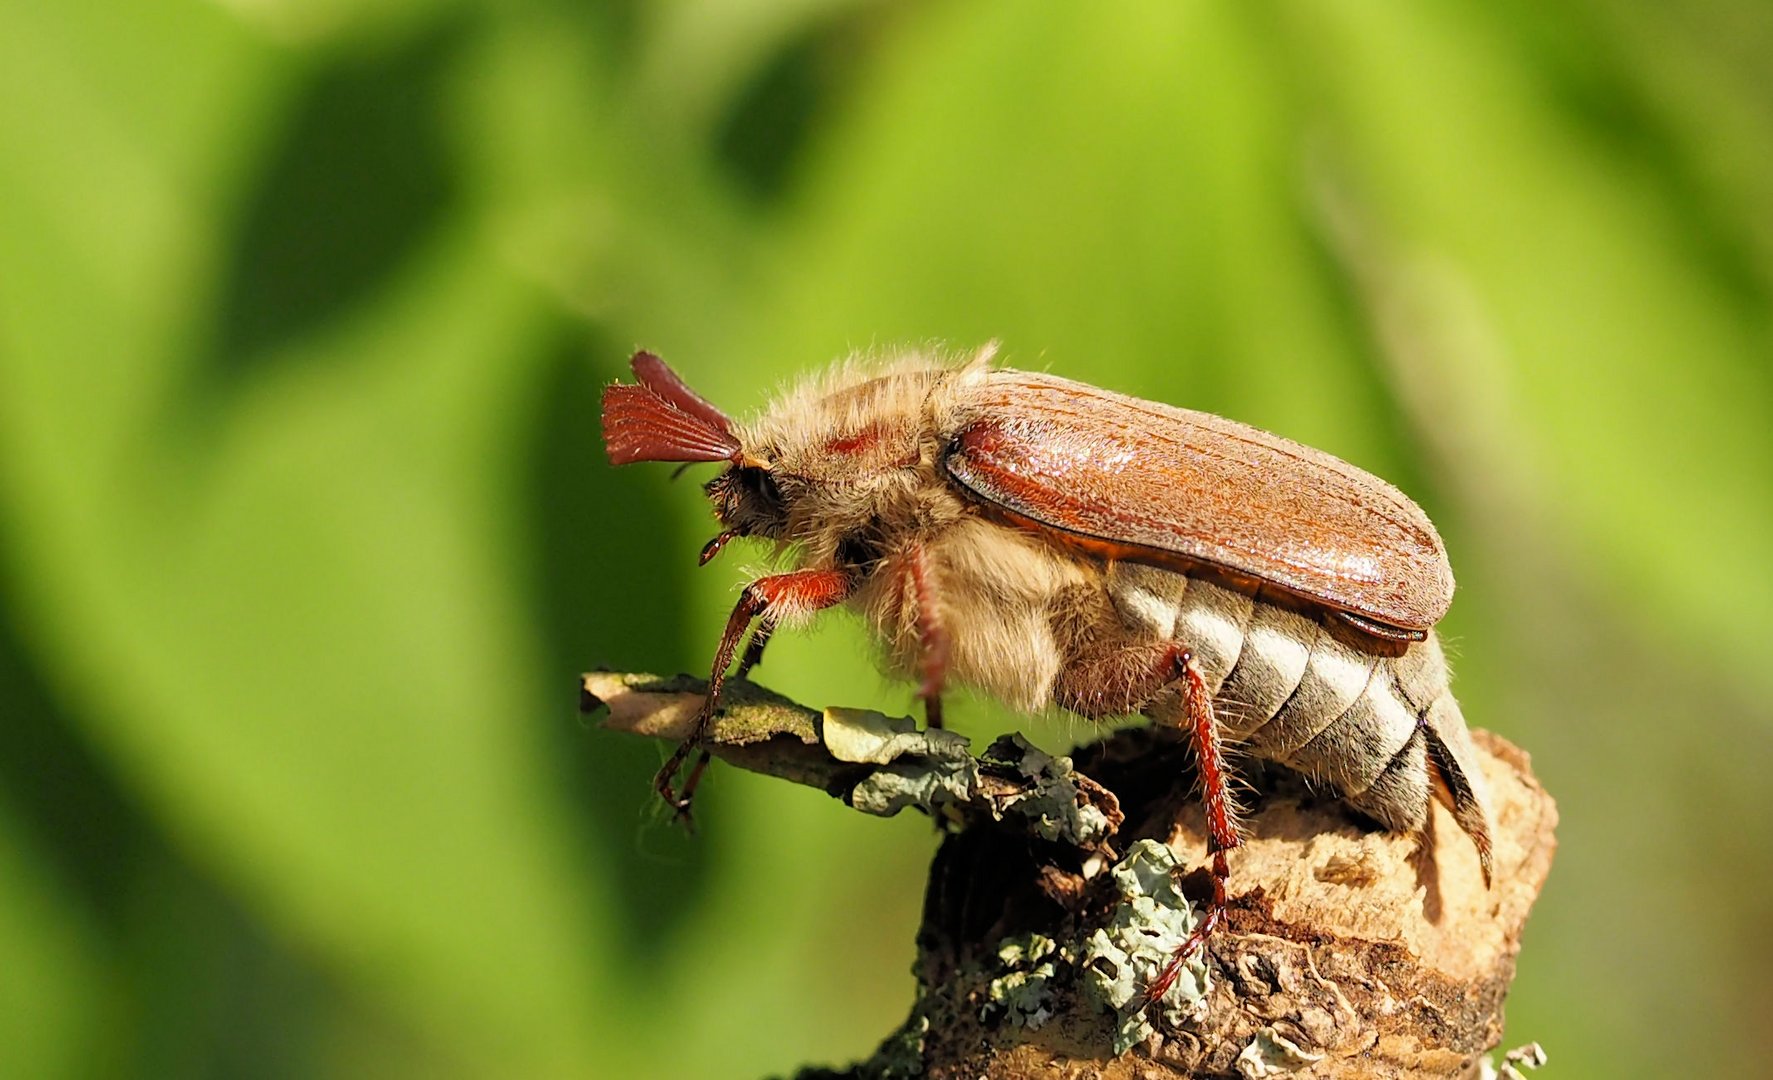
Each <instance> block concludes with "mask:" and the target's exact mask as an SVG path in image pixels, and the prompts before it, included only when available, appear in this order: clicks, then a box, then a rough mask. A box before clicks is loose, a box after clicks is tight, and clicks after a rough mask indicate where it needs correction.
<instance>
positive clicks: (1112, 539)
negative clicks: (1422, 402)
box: [945, 371, 1453, 631]
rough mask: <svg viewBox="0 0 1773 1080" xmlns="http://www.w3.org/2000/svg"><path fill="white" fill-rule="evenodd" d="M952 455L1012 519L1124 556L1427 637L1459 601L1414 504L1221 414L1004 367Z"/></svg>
mask: <svg viewBox="0 0 1773 1080" xmlns="http://www.w3.org/2000/svg"><path fill="white" fill-rule="evenodd" d="M969 406H976V408H974V409H970V410H969V411H971V412H973V413H974V415H973V416H971V417H970V418H969V419H968V421H967V422H966V423H965V424H964V425H963V426H962V428H961V430H960V431H959V432H958V433H957V435H956V437H955V439H954V442H953V444H952V446H951V447H950V449H949V451H948V454H947V456H946V458H945V465H946V467H947V469H948V472H949V474H950V475H952V476H953V477H954V479H955V480H956V481H957V482H959V483H960V484H961V485H962V486H963V487H965V488H966V489H967V490H968V491H970V492H972V493H973V494H974V495H976V496H978V497H979V498H980V499H982V500H984V501H985V502H986V503H988V504H991V505H992V506H994V507H996V508H997V509H999V510H1001V511H1002V512H1004V513H1006V514H1007V515H1008V516H1010V517H1011V518H1012V519H1020V520H1021V521H1022V522H1023V523H1025V524H1029V525H1033V526H1038V527H1039V528H1041V529H1043V530H1056V531H1058V532H1060V533H1063V534H1066V535H1067V536H1069V537H1070V538H1072V539H1073V540H1074V541H1075V542H1077V543H1078V544H1079V546H1081V547H1083V548H1085V549H1086V550H1091V551H1094V552H1096V553H1098V554H1103V555H1106V556H1109V557H1123V558H1131V559H1140V560H1143V561H1150V562H1155V563H1158V564H1160V565H1162V564H1174V565H1177V566H1178V567H1179V568H1182V569H1189V568H1191V567H1195V566H1199V565H1202V564H1205V565H1207V566H1209V567H1217V568H1221V569H1223V570H1227V571H1230V572H1231V573H1232V574H1233V575H1237V576H1244V577H1249V578H1254V579H1258V580H1260V581H1263V582H1267V583H1269V584H1270V585H1272V586H1274V587H1277V588H1279V589H1281V590H1283V591H1284V592H1288V593H1292V594H1294V595H1297V596H1299V597H1302V598H1304V599H1306V600H1308V601H1311V602H1314V603H1317V604H1321V605H1323V606H1326V607H1329V608H1332V609H1335V610H1340V611H1346V612H1351V613H1353V614H1355V615H1358V616H1364V617H1366V618H1368V619H1372V620H1375V621H1377V622H1380V623H1384V624H1386V625H1389V626H1394V627H1400V628H1403V629H1406V630H1417V631H1425V630H1427V629H1429V628H1430V627H1432V626H1434V624H1435V623H1437V622H1439V621H1440V619H1441V617H1442V616H1443V615H1445V614H1446V613H1447V607H1448V606H1449V605H1450V604H1451V603H1452V600H1453V570H1452V567H1451V566H1450V565H1449V564H1448V562H1447V552H1446V548H1445V547H1444V546H1443V545H1442V543H1441V538H1440V535H1439V534H1438V533H1436V532H1435V529H1434V525H1433V524H1431V523H1430V522H1429V520H1428V515H1426V514H1424V513H1423V512H1422V510H1421V508H1420V507H1418V506H1417V505H1416V504H1415V503H1413V502H1411V501H1410V499H1409V498H1408V497H1407V496H1406V495H1404V493H1403V492H1401V491H1399V490H1398V489H1397V488H1395V487H1392V486H1391V485H1390V484H1388V483H1386V482H1385V481H1383V480H1381V479H1379V478H1378V477H1376V476H1373V475H1372V474H1370V473H1367V472H1363V471H1362V470H1360V469H1357V468H1355V467H1354V466H1352V465H1350V464H1348V463H1347V462H1345V461H1342V460H1341V459H1339V458H1336V457H1332V456H1331V455H1329V454H1326V453H1324V452H1323V451H1321V450H1313V449H1312V448H1311V447H1309V446H1303V445H1301V444H1299V443H1296V442H1292V441H1291V440H1288V439H1283V438H1281V437H1279V436H1277V435H1270V434H1269V433H1267V432H1265V431H1260V430H1258V429H1256V428H1253V427H1250V426H1249V425H1247V424H1239V423H1236V422H1235V421H1231V420H1226V419H1223V418H1221V417H1218V416H1213V415H1212V414H1210V413H1202V412H1194V411H1192V410H1189V409H1178V408H1174V407H1172V406H1169V405H1162V404H1158V403H1157V402H1151V401H1142V400H1140V399H1138V398H1132V397H1127V396H1126V395H1124V394H1116V393H1113V392H1111V391H1108V390H1102V389H1099V388H1097V387H1094V386H1089V385H1087V384H1084V383H1078V382H1072V381H1070V380H1069V379H1060V378H1056V377H1054V376H1050V375H1037V374H1031V373H1027V372H1020V371H996V372H993V373H991V374H990V375H989V376H987V378H986V380H985V383H984V384H983V386H982V387H981V388H980V389H979V390H978V392H977V395H976V397H973V398H972V399H970V400H969Z"/></svg>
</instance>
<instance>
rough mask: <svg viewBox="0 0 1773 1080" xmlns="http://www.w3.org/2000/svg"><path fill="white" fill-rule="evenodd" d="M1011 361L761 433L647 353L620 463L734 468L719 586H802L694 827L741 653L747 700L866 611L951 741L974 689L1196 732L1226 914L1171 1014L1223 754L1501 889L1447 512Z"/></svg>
mask: <svg viewBox="0 0 1773 1080" xmlns="http://www.w3.org/2000/svg"><path fill="white" fill-rule="evenodd" d="M992 351H993V349H992V347H989V346H988V347H987V348H985V349H983V350H981V351H980V352H979V353H978V354H976V355H975V356H973V357H972V358H970V359H967V360H961V361H957V362H949V361H945V360H942V359H940V358H938V357H935V356H933V355H930V354H927V353H923V352H910V353H906V354H902V355H899V356H896V357H892V358H890V359H888V360H887V361H885V362H883V363H876V364H863V363H857V362H849V363H844V364H840V365H838V366H837V367H835V368H833V369H832V370H830V371H829V372H827V373H825V374H823V375H821V376H818V377H815V378H813V379H810V380H807V381H805V382H803V383H801V384H800V385H799V386H798V387H796V388H795V389H792V390H791V391H789V392H788V393H786V394H784V395H783V396H782V397H780V398H779V399H778V400H777V401H775V402H774V403H773V404H772V405H771V406H770V407H769V408H767V409H766V410H765V411H764V412H763V414H762V415H761V416H759V417H758V418H757V419H755V420H753V421H751V422H749V423H745V424H742V425H741V424H736V423H734V422H733V421H732V420H731V419H729V418H728V417H727V416H726V414H724V413H722V412H721V411H720V410H719V409H718V408H716V407H714V406H713V405H712V404H710V403H709V402H707V401H706V400H704V399H703V398H701V397H700V396H699V395H697V394H696V393H695V392H694V391H692V390H691V389H689V387H688V386H687V385H685V384H684V382H683V381H682V380H681V379H680V378H678V376H677V375H676V374H675V373H674V372H672V371H671V369H670V368H668V367H666V366H665V364H664V362H663V361H661V360H660V359H659V358H658V357H656V356H654V355H652V354H651V353H647V352H639V353H636V354H635V355H634V357H633V361H632V368H633V371H634V374H635V376H636V378H637V379H638V380H639V381H638V384H634V385H629V384H616V385H612V386H610V387H607V388H606V389H605V391H604V397H603V432H604V441H605V445H606V447H607V449H608V452H609V458H610V461H611V462H612V463H614V464H617V465H626V464H629V463H632V462H636V461H667V462H725V463H726V464H727V467H726V469H725V470H723V471H722V472H721V473H720V474H719V475H718V476H716V477H715V478H714V479H713V480H711V481H710V482H709V483H708V484H707V485H706V487H705V491H706V493H707V495H708V497H709V499H710V500H711V501H712V502H713V504H714V513H715V516H716V517H717V518H718V519H719V521H720V526H721V528H720V532H719V533H718V535H716V536H715V537H714V538H713V539H712V540H710V541H709V542H708V545H707V546H706V547H704V548H703V549H702V555H701V561H702V562H703V563H704V564H705V563H707V562H708V561H709V560H710V559H712V558H713V557H714V556H715V555H716V554H718V553H719V551H720V550H721V548H722V547H724V546H725V544H726V543H727V542H728V541H729V540H731V539H733V538H735V537H756V538H759V539H763V540H767V541H771V542H772V543H774V544H775V545H776V547H777V549H778V553H779V554H781V555H783V556H785V557H786V558H788V559H789V560H791V561H792V564H793V565H794V567H795V568H794V569H793V570H790V571H788V572H786V573H781V574H772V575H770V576H768V577H764V578H760V579H758V580H757V581H754V582H752V583H751V584H749V585H748V586H746V588H745V589H744V591H743V593H742V594H741V596H740V598H739V601H738V604H737V605H736V606H735V607H734V609H733V613H732V617H731V618H730V619H729V620H728V622H727V625H726V630H725V632H724V633H723V634H722V635H721V638H720V644H719V646H718V648H717V649H716V650H715V658H714V667H713V672H712V675H711V678H710V682H709V692H708V697H707V700H706V702H705V704H704V705H703V707H702V710H701V712H700V714H699V716H698V721H697V726H696V729H695V734H694V735H692V736H691V738H689V739H688V740H686V741H685V742H684V743H683V744H682V745H681V746H679V747H678V749H677V751H676V752H675V753H674V754H673V755H672V756H671V758H670V759H669V760H668V761H667V762H666V764H665V766H664V768H662V769H661V770H660V772H659V774H658V777H657V779H656V787H657V789H658V791H659V793H660V794H661V795H662V796H663V797H664V798H665V800H666V801H667V802H668V803H670V804H671V805H672V806H673V807H674V808H675V809H676V810H677V812H678V813H679V814H682V815H686V816H687V814H688V812H689V807H690V799H691V795H692V794H693V792H694V789H695V786H696V783H697V781H698V779H699V778H700V776H701V773H702V770H703V769H704V768H705V766H706V765H707V762H708V755H707V752H706V751H705V750H704V751H702V752H701V753H700V754H699V755H698V757H697V760H696V762H695V764H694V765H693V766H692V767H691V769H690V771H689V773H688V775H687V776H686V777H684V779H683V782H682V784H681V786H679V785H678V774H679V772H680V771H681V770H682V767H683V765H684V762H685V761H686V760H687V759H688V756H689V755H690V754H691V753H692V752H694V751H696V750H697V748H698V744H699V741H700V738H701V736H702V735H703V734H704V733H705V731H706V727H707V724H708V721H709V719H710V718H711V717H712V715H713V713H714V710H715V708H716V706H717V705H718V702H719V698H720V691H721V684H722V682H723V680H724V679H725V678H726V676H727V672H728V669H729V668H731V667H732V666H733V661H734V659H735V657H737V658H738V661H739V663H738V672H739V673H740V674H741V675H743V674H744V673H745V672H747V671H748V670H749V669H750V668H751V667H753V666H754V665H756V664H757V663H758V662H759V661H760V660H761V659H762V656H763V650H764V646H765V644H766V643H767V642H768V641H769V638H770V635H771V634H772V633H774V632H775V631H776V629H777V628H778V627H779V626H782V625H784V624H793V623H795V622H798V621H801V620H805V619H807V618H809V617H810V616H812V615H813V614H814V613H816V612H818V611H822V610H824V609H826V608H830V607H835V606H837V605H840V604H844V605H848V606H849V607H850V608H851V609H852V610H854V611H856V612H858V613H860V614H861V616H862V617H863V619H864V620H865V621H866V623H867V624H868V626H869V627H870V629H871V630H872V631H873V634H874V636H875V637H876V638H877V639H878V640H879V642H880V643H881V645H882V647H883V652H884V654H885V662H886V666H887V667H888V668H889V670H890V671H892V672H893V673H895V674H900V675H907V676H910V677H912V678H915V679H916V680H917V681H918V690H917V693H918V696H919V697H920V698H921V700H922V701H923V703H924V707H925V710H926V717H927V721H928V723H929V724H930V725H932V726H939V725H940V724H941V722H942V691H943V688H944V687H945V686H948V685H950V684H960V685H966V686H970V687H974V688H977V689H979V690H981V691H983V692H985V693H986V694H988V695H990V696H992V697H994V698H996V699H998V700H1000V701H1002V702H1004V703H1005V704H1007V705H1009V706H1011V707H1013V708H1016V709H1021V710H1027V711H1037V710H1040V709H1043V708H1045V707H1047V706H1049V705H1058V706H1060V707H1062V708H1064V709H1067V710H1070V711H1071V712H1074V713H1077V714H1079V715H1081V716H1084V717H1088V718H1091V719H1100V718H1106V717H1111V716H1119V715H1126V714H1131V713H1143V714H1145V715H1146V716H1149V717H1150V718H1151V719H1152V720H1153V721H1154V722H1155V723H1158V724H1164V725H1171V726H1174V727H1177V728H1180V729H1181V730H1182V731H1183V732H1185V733H1186V735H1187V736H1188V738H1189V739H1190V740H1191V742H1192V744H1193V747H1194V751H1195V754H1196V758H1197V760H1198V763H1199V772H1200V776H1201V784H1202V791H1203V801H1204V804H1205V808H1206V812H1207V822H1208V828H1209V834H1210V838H1211V847H1212V864H1213V865H1212V882H1213V895H1212V900H1211V902H1210V904H1209V905H1208V907H1207V911H1206V914H1205V916H1204V917H1203V918H1202V920H1201V922H1200V924H1199V926H1198V928H1197V929H1196V931H1195V932H1194V935H1193V937H1191V938H1190V940H1189V943H1188V944H1187V945H1185V946H1184V947H1183V949H1182V950H1180V951H1179V952H1178V954H1177V956H1176V958H1175V959H1174V960H1173V961H1172V963H1171V964H1170V966H1169V968H1168V969H1166V971H1165V973H1164V974H1163V975H1162V976H1160V977H1159V979H1158V980H1156V981H1155V982H1154V984H1153V987H1152V988H1151V992H1150V996H1151V997H1152V998H1155V997H1157V996H1159V995H1161V994H1162V992H1163V990H1164V988H1165V987H1166V986H1167V985H1168V981H1169V980H1170V979H1171V978H1173V977H1174V974H1175V972H1176V971H1177V970H1179V967H1180V964H1181V962H1182V961H1183V960H1184V959H1185V958H1186V957H1187V956H1188V955H1189V954H1190V953H1192V952H1193V951H1194V950H1195V949H1197V948H1198V947H1199V946H1200V945H1201V944H1202V943H1203V942H1204V941H1205V940H1206V938H1207V936H1208V935H1209V934H1211V933H1212V931H1213V929H1214V928H1215V927H1216V926H1217V925H1218V924H1219V922H1220V921H1221V918H1222V916H1223V912H1224V908H1225V887H1226V881H1227V879H1228V877H1229V873H1230V871H1229V866H1228V864H1227V861H1226V852H1227V851H1229V850H1231V849H1232V848H1235V847H1237V846H1238V845H1239V843H1240V842H1241V841H1240V837H1239V832H1238V826H1237V813H1236V806H1235V804H1234V801H1233V798H1232V795H1231V791H1230V779H1231V777H1230V769H1229V768H1228V766H1227V763H1226V760H1225V750H1224V744H1225V742H1226V740H1227V739H1236V740H1238V741H1239V742H1240V743H1241V744H1242V746H1243V748H1244V750H1245V752H1247V753H1250V754H1253V755H1254V756H1256V757H1259V758H1263V759H1265V760H1270V761H1274V762H1276V763H1279V764H1281V765H1283V766H1287V767H1289V768H1292V769H1294V770H1296V771H1298V772H1300V773H1302V774H1304V775H1305V776H1307V777H1308V778H1310V779H1312V780H1313V781H1315V782H1317V783H1318V784H1320V785H1322V786H1324V787H1327V788H1329V789H1330V790H1332V791H1334V792H1335V793H1337V794H1338V795H1339V796H1340V797H1341V798H1343V799H1344V800H1346V801H1347V802H1348V803H1349V804H1350V805H1352V806H1353V807H1355V808H1356V809H1358V810H1360V811H1362V812H1364V813H1365V814H1367V815H1368V816H1370V817H1372V818H1374V819H1376V820H1377V821H1378V822H1379V823H1380V824H1382V825H1384V826H1386V827H1387V828H1390V829H1394V830H1398V831H1410V830H1415V829H1419V828H1422V827H1423V826H1424V824H1425V822H1426V820H1427V815H1428V812H1429V800H1430V798H1431V796H1433V797H1438V798H1439V799H1440V801H1441V802H1443V803H1444V804H1445V805H1446V806H1447V807H1448V808H1449V809H1450V810H1451V811H1452V813H1453V815H1454V817H1455V819H1456V820H1457V821H1458V823H1459V825H1460V826H1461V827H1462V828H1463V829H1464V831H1465V832H1466V833H1467V834H1468V835H1469V836H1470V837H1471V839H1472V842H1473V844H1474V845H1475V846H1476V849H1477V854H1478V858H1479V861H1480V863H1481V864H1482V867H1483V872H1484V876H1485V879H1486V880H1488V879H1489V875H1490V816H1489V810H1488V796H1487V793H1486V791H1485V786H1484V778H1483V775H1482V773H1481V772H1480V771H1479V769H1478V768H1477V765H1476V756H1475V751H1474V749H1473V747H1472V744H1471V741H1470V736H1469V734H1468V732H1467V731H1466V728H1465V721H1464V718H1463V717H1462V715H1461V714H1460V711H1459V705H1458V703H1457V702H1456V701H1455V700H1454V698H1453V695H1452V693H1451V691H1450V690H1449V686H1448V673H1447V665H1446V661H1445V659H1444V657H1443V654H1442V652H1441V647H1440V643H1439V641H1438V640H1437V639H1436V637H1435V634H1434V625H1435V624H1436V623H1437V622H1439V621H1440V619H1441V617H1442V616H1443V615H1445V614H1446V611H1447V608H1448V606H1449V604H1450V603H1451V601H1452V596H1453V574H1452V570H1451V567H1450V566H1449V565H1448V561H1447V554H1446V549H1445V547H1444V546H1443V544H1442V542H1441V539H1440V536H1439V534H1438V533H1436V531H1435V529H1434V526H1433V524H1431V523H1430V522H1429V520H1428V517H1427V515H1425V514H1424V513H1423V512H1422V510H1421V509H1420V508H1418V507H1417V506H1416V504H1415V503H1413V502H1411V501H1410V499H1409V498H1408V497H1407V496H1405V495H1404V494H1403V493H1402V492H1400V491H1399V490H1398V489H1397V488H1395V487H1393V486H1391V485H1390V484H1388V483H1386V482H1385V481H1383V480H1380V479H1379V478H1377V477H1375V476H1372V475H1370V474H1368V473H1366V472H1363V471H1361V470H1360V469H1357V468H1355V467H1354V466H1352V465H1349V464H1347V463H1346V462H1343V461H1341V460H1339V459H1337V458H1335V457H1332V456H1331V455H1329V454H1326V453H1324V452H1322V451H1319V450H1314V449H1312V448H1310V447H1307V446H1303V445H1300V444H1299V443H1295V442H1292V441H1290V440H1287V439H1283V438H1280V437H1279V436H1276V435H1271V434H1269V433H1267V432H1264V431H1261V430H1258V429H1256V428H1253V427H1250V426H1248V425H1245V424H1240V423H1236V422H1234V421H1231V420H1226V419H1223V418H1220V417H1217V416H1213V415H1211V414H1208V413H1202V412H1194V411H1190V410H1186V409H1179V408H1174V407H1171V406H1168V405H1162V404H1158V403H1155V402H1150V401H1142V400H1139V399H1137V398H1132V397H1128V396H1125V395H1122V394H1117V393H1113V392H1111V391H1108V390H1102V389H1098V388H1097V387H1094V386H1090V385H1087V384H1085V383H1080V382H1073V381H1071V380H1068V379H1062V378H1058V377H1056V376H1052V375H1045V374H1036V373H1030V372H1023V371H1014V370H1009V369H1003V368H993V367H992V366H991V363H990V360H991V355H992ZM747 631H750V637H749V639H748V640H747V639H746V633H747ZM741 644H743V646H744V648H743V652H742V653H741V652H740V646H741Z"/></svg>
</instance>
